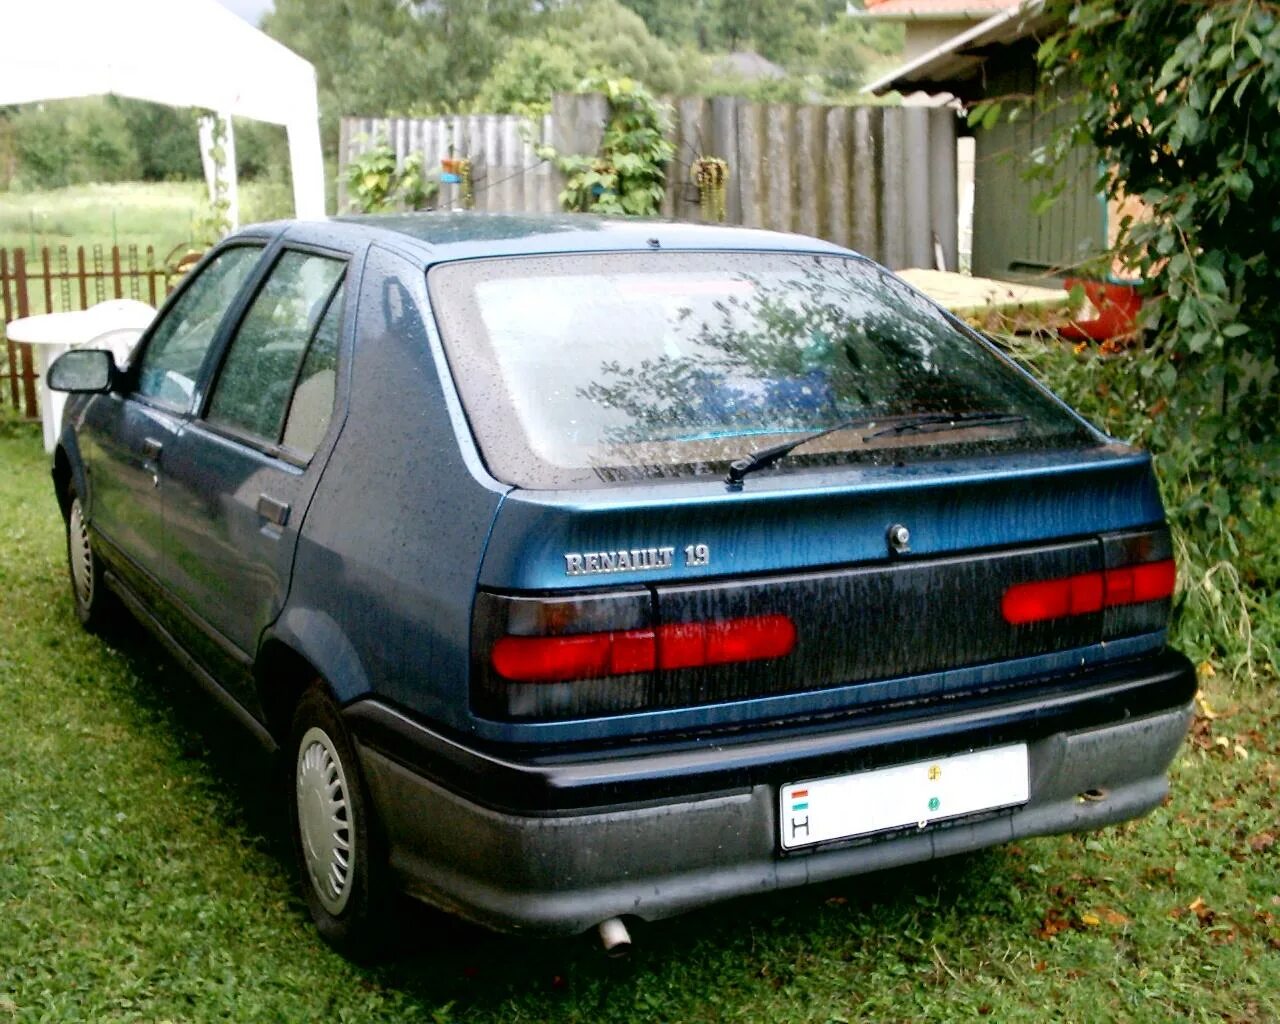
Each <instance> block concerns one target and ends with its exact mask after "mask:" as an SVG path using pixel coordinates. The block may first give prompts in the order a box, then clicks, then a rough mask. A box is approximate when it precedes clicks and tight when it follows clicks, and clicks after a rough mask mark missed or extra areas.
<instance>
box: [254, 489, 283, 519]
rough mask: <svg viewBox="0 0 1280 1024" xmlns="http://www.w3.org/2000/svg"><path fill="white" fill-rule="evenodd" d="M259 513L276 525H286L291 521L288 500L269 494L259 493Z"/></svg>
mask: <svg viewBox="0 0 1280 1024" xmlns="http://www.w3.org/2000/svg"><path fill="white" fill-rule="evenodd" d="M258 515H260V516H262V518H263V519H265V520H266V521H267V522H269V523H275V524H276V526H284V525H285V524H286V523H287V522H288V521H289V505H288V502H284V501H277V500H276V499H275V498H273V497H271V496H270V495H267V494H260V495H258Z"/></svg>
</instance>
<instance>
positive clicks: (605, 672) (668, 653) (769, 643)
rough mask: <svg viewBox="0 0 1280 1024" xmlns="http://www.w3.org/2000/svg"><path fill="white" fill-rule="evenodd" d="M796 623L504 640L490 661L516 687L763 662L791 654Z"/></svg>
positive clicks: (731, 622)
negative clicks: (707, 666)
mask: <svg viewBox="0 0 1280 1024" xmlns="http://www.w3.org/2000/svg"><path fill="white" fill-rule="evenodd" d="M795 644H796V627H795V624H794V623H793V622H792V621H791V620H790V619H789V618H787V617H786V616H785V615H759V616H755V617H753V618H746V619H728V620H726V621H724V622H688V623H675V624H671V625H666V626H659V627H658V628H657V629H628V630H614V631H612V632H608V633H578V634H569V635H567V636H504V637H502V638H501V639H499V640H498V642H497V643H496V644H494V645H493V652H492V654H491V655H490V660H491V661H492V663H493V667H494V669H495V670H496V671H497V673H498V675H500V676H502V677H503V678H505V679H510V680H514V681H515V682H525V683H558V682H567V681H568V680H571V679H594V678H599V677H601V676H617V675H630V674H632V673H636V672H651V671H653V669H655V668H664V669H676V668H698V667H700V666H703V665H727V664H731V663H733V662H739V661H763V660H765V659H768V658H781V657H784V656H786V655H788V654H790V653H791V651H792V649H793V648H794V647H795Z"/></svg>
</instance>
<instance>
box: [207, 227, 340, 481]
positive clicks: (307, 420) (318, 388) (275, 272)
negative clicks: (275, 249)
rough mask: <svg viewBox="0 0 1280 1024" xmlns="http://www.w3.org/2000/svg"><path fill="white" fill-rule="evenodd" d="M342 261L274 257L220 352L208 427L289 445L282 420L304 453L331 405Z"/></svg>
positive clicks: (309, 450)
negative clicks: (288, 422) (293, 409)
mask: <svg viewBox="0 0 1280 1024" xmlns="http://www.w3.org/2000/svg"><path fill="white" fill-rule="evenodd" d="M346 266H347V265H346V263H345V262H344V261H342V260H338V259H333V258H331V257H328V256H319V255H315V254H313V253H304V252H293V251H287V252H285V253H284V254H283V255H282V256H281V257H280V259H279V260H278V261H277V262H276V264H275V266H274V267H273V268H272V270H271V274H270V276H269V277H268V278H267V280H266V283H265V284H264V285H263V286H262V288H261V289H260V290H259V292H258V294H257V296H256V297H255V299H254V300H253V303H252V305H250V307H249V310H248V312H247V313H246V314H245V317H244V319H243V320H242V321H241V323H240V326H239V328H238V330H237V331H236V335H235V337H234V338H233V339H232V341H231V345H230V347H229V348H228V350H227V354H226V357H225V359H224V361H223V364H222V369H221V371H220V373H219V374H218V379H217V382H216V383H215V385H214V389H213V395H212V397H211V398H210V400H209V406H208V409H207V411H206V413H205V418H206V419H207V420H208V422H209V423H210V424H211V425H214V426H217V427H221V428H222V429H224V430H226V431H228V432H230V433H232V434H237V435H242V436H246V437H248V438H250V439H252V440H254V441H257V442H260V443H265V444H267V445H277V444H279V443H281V441H282V438H283V439H284V441H285V443H289V442H290V437H289V435H288V432H287V431H286V420H287V419H290V420H292V421H293V434H292V442H293V445H292V446H293V447H295V448H296V450H297V451H298V453H299V454H300V455H303V456H304V457H310V455H311V454H312V453H313V452H314V451H315V447H316V445H317V444H318V443H319V440H320V437H322V436H323V433H324V428H326V427H327V426H328V420H329V416H330V415H331V413H332V409H333V397H334V386H333V385H334V380H335V378H334V373H333V369H334V363H335V361H336V351H337V337H338V331H339V324H340V312H339V310H340V308H341V304H342V296H341V290H342V288H341V285H342V278H343V275H344V274H345V272H346ZM313 349H314V350H315V351H316V354H315V356H314V357H312V356H311V350H313ZM295 389H296V392H297V393H296V394H295ZM291 407H296V408H297V410H298V411H297V413H296V416H291V414H290V410H291Z"/></svg>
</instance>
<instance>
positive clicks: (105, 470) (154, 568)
mask: <svg viewBox="0 0 1280 1024" xmlns="http://www.w3.org/2000/svg"><path fill="white" fill-rule="evenodd" d="M262 251H263V247H262V245H235V246H231V247H229V248H226V249H223V250H222V251H221V252H218V253H216V254H215V255H214V256H213V257H212V258H211V259H210V260H208V261H207V262H206V263H204V264H203V265H202V266H201V267H200V268H199V269H198V270H196V271H195V272H194V274H193V275H192V276H191V277H190V278H189V279H188V280H187V281H186V283H185V284H184V285H183V287H182V289H181V291H180V292H179V293H178V294H177V295H176V296H175V297H174V299H173V301H172V302H171V303H170V304H169V305H168V306H167V307H166V308H165V310H164V311H163V312H162V313H161V315H160V317H159V319H158V320H157V321H156V322H155V324H154V325H153V326H152V328H151V329H150V331H149V332H148V334H147V336H146V337H145V338H144V339H143V340H142V342H141V344H140V349H139V354H138V356H137V358H136V359H135V360H134V363H133V366H132V367H131V369H130V371H129V373H128V375H127V377H126V378H125V386H124V387H123V388H121V389H120V390H119V391H114V392H111V393H109V394H106V395H100V396H97V397H96V398H95V399H94V400H93V401H92V402H90V403H89V404H88V407H87V408H86V411H85V420H84V423H83V425H82V426H81V428H80V434H79V436H80V443H81V451H82V453H83V455H84V460H85V467H86V471H87V473H88V477H89V518H90V522H91V524H92V526H93V529H94V532H95V533H96V534H97V535H98V536H99V537H100V538H101V539H103V540H105V541H106V542H107V545H108V546H109V547H110V548H113V549H114V551H115V553H116V554H117V555H118V556H123V557H117V558H116V559H114V560H113V561H114V564H116V565H117V567H118V568H119V569H121V570H122V571H124V572H125V573H126V574H127V575H128V576H129V577H130V580H129V582H130V583H131V584H132V585H133V586H134V587H135V589H139V590H140V591H142V592H143V593H149V594H153V593H154V589H153V588H151V587H149V584H150V583H153V582H154V581H155V580H156V579H158V578H159V577H161V576H162V575H163V573H162V568H161V563H162V560H163V543H162V538H163V536H164V515H163V502H164V491H165V488H164V470H163V464H164V457H165V452H166V450H167V449H169V448H170V447H171V446H172V444H173V441H174V439H175V438H176V437H177V435H178V433H179V430H180V428H181V425H182V422H183V420H184V418H185V417H186V416H188V415H189V414H190V412H191V409H192V408H193V406H194V404H195V401H196V398H197V387H198V381H199V380H200V379H201V370H202V368H203V366H204V363H205V360H206V359H207V358H208V356H209V353H210V351H211V349H212V347H213V343H214V340H215V338H216V337H217V335H218V330H219V327H220V326H221V324H222V322H223V320H224V318H225V317H226V315H227V312H228V308H229V307H230V306H231V305H232V304H233V302H234V300H235V298H236V296H237V294H238V293H239V291H240V289H241V288H242V287H243V286H244V284H245V282H246V281H247V279H248V278H249V276H250V275H251V274H252V272H253V269H254V267H255V266H256V265H257V263H258V261H259V260H260V258H261V256H262Z"/></svg>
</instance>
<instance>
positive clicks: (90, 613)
mask: <svg viewBox="0 0 1280 1024" xmlns="http://www.w3.org/2000/svg"><path fill="white" fill-rule="evenodd" d="M67 499H68V500H67V572H68V574H69V576H70V578H71V600H72V602H73V603H74V605H75V611H76V618H77V619H79V620H80V625H82V626H83V627H84V628H85V629H87V630H89V631H90V632H94V633H97V632H101V631H102V630H103V629H104V628H105V627H107V626H109V625H110V624H111V622H112V620H113V619H114V618H115V617H116V613H117V610H118V609H117V608H116V606H115V602H114V600H113V595H112V594H111V592H110V591H108V590H107V588H106V585H105V584H104V583H103V582H102V562H101V561H100V560H99V559H98V556H97V554H96V553H95V552H94V550H93V542H92V540H91V539H90V537H89V526H88V523H87V522H85V518H84V507H83V506H82V505H81V504H80V496H79V495H78V494H76V492H75V489H74V488H72V489H70V490H68V491H67Z"/></svg>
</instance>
